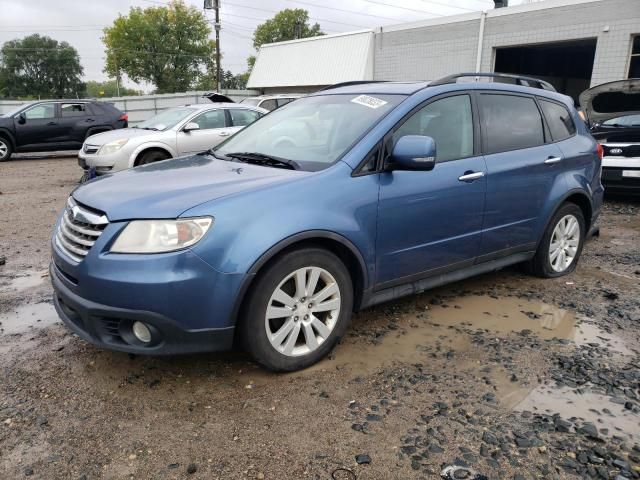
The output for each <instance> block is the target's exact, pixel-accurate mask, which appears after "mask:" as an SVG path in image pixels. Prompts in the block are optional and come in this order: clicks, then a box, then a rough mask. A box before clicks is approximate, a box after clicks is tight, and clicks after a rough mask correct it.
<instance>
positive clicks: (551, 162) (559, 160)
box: [544, 157, 562, 165]
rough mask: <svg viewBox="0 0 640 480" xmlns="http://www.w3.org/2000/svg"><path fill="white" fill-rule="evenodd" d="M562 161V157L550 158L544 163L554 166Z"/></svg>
mask: <svg viewBox="0 0 640 480" xmlns="http://www.w3.org/2000/svg"><path fill="white" fill-rule="evenodd" d="M561 161H562V158H560V157H549V158H547V159H546V160H545V161H544V163H545V164H546V165H553V164H555V163H558V162H561Z"/></svg>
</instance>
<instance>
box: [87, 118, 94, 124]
mask: <svg viewBox="0 0 640 480" xmlns="http://www.w3.org/2000/svg"><path fill="white" fill-rule="evenodd" d="M85 122H87V123H91V122H95V120H94V119H93V118H87V119H86V120H85Z"/></svg>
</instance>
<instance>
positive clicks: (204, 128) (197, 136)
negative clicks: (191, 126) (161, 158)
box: [177, 108, 232, 155]
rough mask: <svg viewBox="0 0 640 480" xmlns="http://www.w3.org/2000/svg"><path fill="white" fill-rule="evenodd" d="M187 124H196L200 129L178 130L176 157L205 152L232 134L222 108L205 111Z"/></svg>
mask: <svg viewBox="0 0 640 480" xmlns="http://www.w3.org/2000/svg"><path fill="white" fill-rule="evenodd" d="M189 123H196V124H198V126H199V127H200V128H199V129H198V130H191V131H188V132H185V131H183V130H180V131H179V132H178V133H177V147H178V155H189V154H194V153H199V152H205V151H207V150H209V149H210V148H212V147H215V146H216V145H217V144H218V143H220V142H221V141H222V140H224V139H225V138H227V137H228V136H230V135H231V133H232V129H231V128H229V127H228V126H227V119H226V115H225V113H224V109H222V108H217V109H215V110H207V111H206V112H203V113H201V114H199V115H197V116H196V117H194V118H193V119H191V120H189Z"/></svg>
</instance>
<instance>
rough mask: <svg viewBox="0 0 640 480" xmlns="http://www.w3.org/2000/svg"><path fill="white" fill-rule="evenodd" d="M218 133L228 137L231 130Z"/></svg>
mask: <svg viewBox="0 0 640 480" xmlns="http://www.w3.org/2000/svg"><path fill="white" fill-rule="evenodd" d="M218 135H220V136H221V137H228V136H229V135H231V133H229V132H220V133H219V134H218Z"/></svg>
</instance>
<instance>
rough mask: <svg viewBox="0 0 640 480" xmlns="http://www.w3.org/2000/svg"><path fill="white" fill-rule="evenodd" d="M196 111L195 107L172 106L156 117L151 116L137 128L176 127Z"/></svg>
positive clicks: (164, 128) (159, 128) (160, 128)
mask: <svg viewBox="0 0 640 480" xmlns="http://www.w3.org/2000/svg"><path fill="white" fill-rule="evenodd" d="M195 111H196V109H195V108H182V107H180V108H170V109H169V110H165V111H164V112H161V113H159V114H157V115H156V116H155V117H151V118H150V119H149V120H146V121H144V122H142V123H139V124H138V125H137V127H136V128H144V129H148V130H168V129H169V128H171V127H175V126H176V125H177V124H178V123H180V122H181V121H182V120H184V119H185V118H187V117H188V116H189V115H191V114H192V113H194V112H195Z"/></svg>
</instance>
